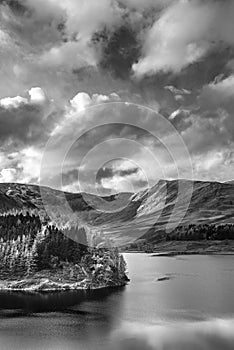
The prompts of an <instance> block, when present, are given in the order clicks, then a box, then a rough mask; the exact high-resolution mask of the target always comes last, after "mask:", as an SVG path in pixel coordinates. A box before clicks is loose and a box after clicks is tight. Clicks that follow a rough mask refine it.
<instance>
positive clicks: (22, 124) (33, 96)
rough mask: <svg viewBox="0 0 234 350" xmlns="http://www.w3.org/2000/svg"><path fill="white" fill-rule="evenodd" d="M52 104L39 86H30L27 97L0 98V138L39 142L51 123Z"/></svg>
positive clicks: (3, 139) (13, 140)
mask: <svg viewBox="0 0 234 350" xmlns="http://www.w3.org/2000/svg"><path fill="white" fill-rule="evenodd" d="M51 113H52V104H51V102H50V101H49V100H48V99H47V98H46V95H45V93H44V91H43V90H42V89H41V88H39V87H34V88H31V89H30V90H29V91H28V97H22V96H15V97H5V98H2V99H1V100H0V138H1V140H2V141H6V140H11V141H12V142H15V141H17V140H18V141H21V142H23V143H32V142H38V141H39V142H40V141H42V139H43V136H45V135H47V134H48V129H49V128H50V127H51V125H52V124H53V120H52V119H51V117H50V115H51Z"/></svg>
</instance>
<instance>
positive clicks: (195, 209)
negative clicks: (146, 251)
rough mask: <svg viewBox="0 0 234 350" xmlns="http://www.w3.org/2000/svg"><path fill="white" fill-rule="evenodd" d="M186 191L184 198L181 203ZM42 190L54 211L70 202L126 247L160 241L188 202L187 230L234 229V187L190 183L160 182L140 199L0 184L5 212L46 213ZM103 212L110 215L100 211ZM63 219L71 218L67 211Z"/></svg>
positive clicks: (81, 216)
mask: <svg viewBox="0 0 234 350" xmlns="http://www.w3.org/2000/svg"><path fill="white" fill-rule="evenodd" d="M180 186H181V188H182V196H180V198H179V197H178V189H179V187H180ZM191 188H192V195H191V200H190V194H191V193H189V191H190V190H191ZM41 189H42V190H43V192H44V195H46V196H47V197H46V199H47V200H48V202H49V203H50V204H51V207H52V208H56V210H57V208H59V206H60V204H61V203H62V202H61V199H62V198H63V196H65V198H66V200H67V202H68V204H69V206H70V208H71V211H72V212H73V213H74V214H75V215H77V217H78V219H79V220H80V221H82V222H83V223H86V224H88V225H90V226H91V227H94V228H97V227H99V228H100V229H102V230H104V232H107V233H109V234H110V235H112V236H113V237H119V239H120V241H121V240H122V238H124V240H123V241H125V240H126V239H130V240H133V239H138V238H141V237H142V236H144V235H145V234H147V232H148V234H149V230H150V232H151V233H150V234H151V235H157V231H161V230H163V229H165V227H166V225H167V223H168V222H169V221H171V217H172V213H173V210H174V208H175V207H176V206H177V207H178V209H177V210H178V213H179V211H180V210H182V209H183V208H184V207H185V208H186V201H187V202H190V203H189V206H188V209H187V211H186V213H184V214H185V215H184V216H183V217H182V219H181V224H190V223H191V224H201V223H212V224H218V223H231V224H232V223H234V184H232V183H221V182H217V181H199V180H195V181H192V180H187V179H181V180H159V181H158V183H156V184H155V185H154V186H153V187H151V188H149V189H146V190H143V191H140V192H138V193H133V194H132V193H119V194H117V195H114V196H113V195H112V196H105V197H101V196H96V195H94V194H90V193H69V192H62V191H59V190H56V189H52V188H50V187H42V188H40V187H39V186H38V185H31V184H30V185H27V184H17V183H3V184H0V211H1V212H2V213H4V212H6V211H10V210H16V211H17V210H18V211H20V210H27V209H28V210H34V211H36V212H37V211H38V212H43V211H44V207H43V202H42V198H41V192H40V191H41ZM178 198H179V199H178ZM103 205H104V207H103ZM99 207H100V208H104V209H105V210H103V211H102V210H99ZM180 208H182V209H180ZM58 214H59V215H61V216H63V215H65V214H64V212H63V211H62V208H61V211H60V212H59V213H58ZM59 215H58V216H59ZM67 216H68V217H69V213H68V214H67ZM172 223H173V222H172Z"/></svg>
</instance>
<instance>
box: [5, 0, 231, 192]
mask: <svg viewBox="0 0 234 350" xmlns="http://www.w3.org/2000/svg"><path fill="white" fill-rule="evenodd" d="M233 18H234V2H233V1H229V0H227V1H216V0H209V1H202V0H194V1H193V0H178V1H175V0H145V1H143V0H125V1H122V0H102V1H99V2H98V1H97V0H87V1H83V0H57V1H56V0H38V1H36V0H35V1H34V0H23V1H19V0H14V1H11V0H5V1H2V2H1V3H0V21H1V28H0V59H1V69H0V80H1V84H0V141H1V147H0V181H21V182H23V181H25V182H36V183H38V182H39V177H40V176H39V175H40V161H41V159H42V158H43V154H44V152H46V151H47V150H46V148H45V146H46V143H47V141H48V140H49V139H51V138H52V139H53V138H54V144H53V147H52V148H51V149H50V151H49V152H48V161H47V163H46V171H45V174H43V175H44V177H43V183H44V184H49V185H51V186H55V187H56V186H58V187H59V185H60V184H59V182H58V181H57V180H58V179H57V178H56V176H57V175H58V172H59V166H60V164H58V163H59V156H60V155H62V154H63V152H62V150H64V149H67V148H68V152H67V157H66V159H65V162H64V174H63V175H64V176H63V180H64V184H63V185H64V186H65V187H66V188H67V189H72V190H77V189H78V190H79V188H78V187H77V171H78V170H79V171H80V172H81V175H82V179H83V180H82V181H83V183H84V186H86V187H85V189H87V190H89V191H93V187H94V186H95V181H96V180H97V179H96V178H95V176H96V175H97V172H98V171H99V173H98V174H99V175H98V176H99V177H98V181H99V183H98V190H103V191H107V192H108V191H110V190H111V188H116V189H119V190H120V189H122V190H127V188H128V189H129V190H130V189H131V188H132V187H131V186H134V188H135V189H140V188H141V187H142V188H144V187H145V186H146V185H147V184H146V182H147V181H149V184H150V185H152V184H154V182H155V181H156V180H157V179H158V178H160V177H164V178H176V177H178V176H181V177H189V176H191V174H190V172H189V165H188V161H187V159H186V157H183V155H182V153H181V149H180V146H181V144H182V143H183V142H184V145H185V146H184V147H186V148H187V149H188V151H189V153H190V157H191V160H192V164H193V171H194V176H195V177H196V178H202V179H204V178H205V179H209V178H212V179H216V180H224V181H225V180H228V179H232V177H233V175H232V173H233V170H234V169H233V164H234V162H233V157H234V155H233V152H232V149H233V142H234V123H233V115H234V102H233V101H234V99H233V93H234V75H233V74H234V70H233V67H234V66H233V62H234V37H233V32H234V21H233ZM121 102H122V103H121ZM134 103H135V105H134ZM140 105H141V106H145V108H144V107H140ZM159 113H161V114H162V117H160V114H159ZM167 123H168V124H167ZM150 133H151V134H150ZM152 133H153V134H156V137H155V135H152ZM178 138H179V140H180V142H181V144H180V145H179V146H178ZM74 140H75V141H74ZM72 141H74V142H73V143H72V147H70V148H69V146H71V142H72ZM59 151H61V154H59ZM171 153H172V154H171ZM174 153H176V156H175V154H174ZM121 157H122V158H125V159H127V160H128V161H130V160H131V161H132V162H133V164H135V165H134V166H133V167H130V165H129V164H128V166H127V168H126V169H124V168H123V167H124V161H121V162H117V161H116V159H119V158H121ZM114 160H115V161H114ZM108 161H112V162H113V163H112V166H108ZM104 165H105V168H104ZM109 165H110V164H109ZM178 168H179V171H178ZM136 169H142V171H144V172H145V175H144V176H143V172H141V171H135V170H136ZM94 175H95V176H94ZM146 178H147V181H146ZM65 187H64V188H65ZM108 193H109V192H108Z"/></svg>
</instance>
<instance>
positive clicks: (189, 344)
mask: <svg viewBox="0 0 234 350" xmlns="http://www.w3.org/2000/svg"><path fill="white" fill-rule="evenodd" d="M126 259H127V262H128V268H129V275H130V277H131V283H130V284H129V285H128V286H127V287H125V288H119V289H103V290H97V291H70V292H58V293H49V294H40V293H36V294H28V293H27V294H26V293H18V292H17V293H16V292H14V293H3V292H1V293H0V310H1V311H0V350H32V349H33V350H55V349H56V350H110V349H111V350H231V349H232V350H233V349H234V332H233V329H234V299H233V295H234V270H233V269H232V266H233V263H234V257H217V258H216V257H213V256H210V257H209V256H194V257H192V256H191V257H186V259H181V258H179V259H176V258H173V259H172V258H168V259H167V258H165V257H164V258H150V257H149V256H148V255H146V254H127V255H126ZM161 276H173V278H170V279H164V278H163V279H162V280H161V281H159V282H158V278H160V277H161Z"/></svg>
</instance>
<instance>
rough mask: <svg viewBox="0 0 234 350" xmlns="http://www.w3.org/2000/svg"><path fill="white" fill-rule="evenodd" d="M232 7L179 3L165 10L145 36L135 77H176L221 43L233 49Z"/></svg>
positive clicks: (229, 5) (213, 4) (225, 3)
mask: <svg viewBox="0 0 234 350" xmlns="http://www.w3.org/2000/svg"><path fill="white" fill-rule="evenodd" d="M233 15H234V5H233V3H232V2H230V1H224V2H215V1H209V2H204V1H200V0H194V1H189V0H180V1H176V2H174V3H173V4H172V5H171V6H169V7H168V8H167V9H166V10H165V11H164V13H163V14H162V15H161V17H160V18H159V19H157V20H156V21H155V23H154V25H153V26H152V28H151V29H150V30H149V31H148V33H147V35H146V41H145V43H144V45H143V51H142V58H141V59H140V61H139V62H138V63H136V64H134V65H133V70H134V72H135V75H136V76H142V75H144V74H154V73H158V72H160V71H163V72H170V71H172V72H174V73H179V72H180V71H181V70H182V69H183V68H185V67H187V66H189V65H190V64H193V63H194V62H197V61H199V60H200V59H202V58H203V57H204V56H205V55H206V54H207V53H208V52H209V51H210V50H214V49H215V48H217V46H218V45H220V42H224V43H225V44H228V45H233V44H234V40H233V35H232V33H233V30H234V24H233Z"/></svg>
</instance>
